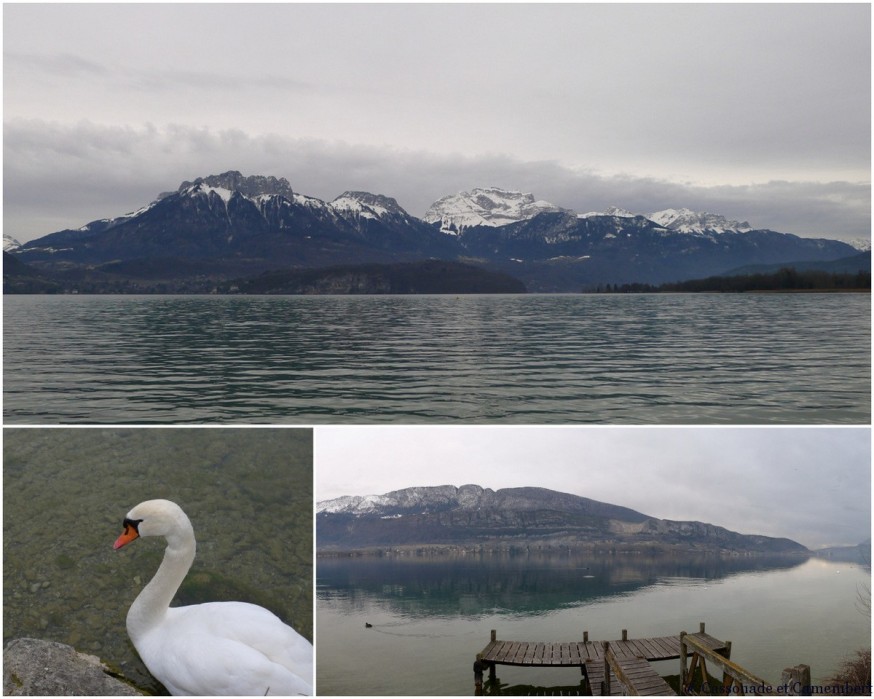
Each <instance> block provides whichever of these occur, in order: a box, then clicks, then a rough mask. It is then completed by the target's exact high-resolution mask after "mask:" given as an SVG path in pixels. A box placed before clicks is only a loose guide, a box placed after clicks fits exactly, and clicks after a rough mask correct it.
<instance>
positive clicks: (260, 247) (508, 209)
mask: <svg viewBox="0 0 874 699" xmlns="http://www.w3.org/2000/svg"><path fill="white" fill-rule="evenodd" d="M7 236H8V237H4V251H6V252H9V253H10V254H12V255H14V256H15V257H16V258H17V260H18V261H19V262H21V263H23V265H24V266H25V267H23V268H21V267H16V268H15V269H16V273H17V272H18V271H22V270H23V271H24V272H26V273H27V274H28V275H30V276H34V275H36V276H38V277H42V278H44V279H46V278H52V279H61V280H63V282H64V284H65V285H66V287H67V288H68V287H70V286H73V287H75V286H76V284H79V285H82V288H94V289H97V290H100V288H101V285H103V287H106V288H109V285H113V284H114V286H112V289H113V290H116V291H118V290H121V291H124V290H135V291H143V290H146V291H148V290H156V289H158V288H166V289H168V290H180V289H181V290H191V291H208V290H215V288H216V283H218V282H221V283H226V282H229V281H231V280H235V279H245V278H247V277H253V276H257V275H260V274H262V273H264V272H268V271H277V270H283V269H284V270H289V269H293V270H303V269H315V268H324V267H329V266H337V265H354V264H365V263H376V264H396V263H409V262H421V261H424V260H434V259H436V260H446V261H454V262H460V263H464V264H473V265H475V266H477V267H480V268H482V269H485V270H489V271H492V272H498V273H501V274H509V275H511V276H513V277H515V278H516V279H518V280H521V281H522V282H523V283H524V285H525V287H527V289H528V290H529V291H580V290H590V289H594V288H596V287H598V286H599V285H601V284H617V283H626V282H645V283H662V282H666V281H678V280H683V279H689V278H696V277H704V276H710V275H714V274H721V273H724V272H726V271H727V270H731V269H734V268H738V267H741V266H745V265H761V264H791V263H795V262H801V261H804V262H807V263H818V262H822V261H832V260H837V259H841V258H847V257H851V256H853V255H856V254H858V250H857V249H856V248H854V247H852V246H851V245H848V244H847V243H843V242H840V241H837V240H829V239H826V238H818V239H812V238H802V237H799V236H796V235H792V234H789V233H779V232H775V231H771V230H767V229H755V228H753V227H751V226H750V224H749V223H747V222H738V221H731V220H727V219H726V218H724V217H722V216H719V215H716V214H709V213H697V212H693V211H691V210H689V209H665V210H663V211H658V212H654V213H650V214H647V215H638V214H633V213H631V212H629V211H625V210H622V209H617V208H611V209H609V210H607V211H605V212H587V213H583V214H578V213H575V212H573V211H570V210H568V209H565V208H562V207H559V206H556V205H554V204H551V203H549V202H546V201H542V200H538V199H535V197H534V196H533V195H532V194H527V193H523V192H514V191H508V190H503V189H498V188H494V187H493V188H482V189H473V190H471V191H470V192H460V193H458V194H454V195H450V196H446V197H443V198H441V199H440V200H438V201H437V202H435V203H434V204H433V205H432V206H431V207H430V209H429V210H428V211H427V212H426V214H425V215H424V216H423V217H422V218H421V219H420V218H417V217H415V216H412V215H411V214H409V213H408V212H407V211H405V210H404V209H403V208H402V207H401V206H400V205H399V204H398V202H397V201H396V200H395V199H393V198H391V197H388V196H384V195H380V194H372V193H369V192H361V191H347V192H344V193H343V194H341V195H340V196H338V197H337V198H335V199H333V200H332V201H330V202H326V201H323V200H321V199H317V198H315V197H311V196H307V195H305V194H301V193H300V192H297V191H294V190H292V187H291V185H290V183H289V182H288V181H287V180H286V179H284V178H276V177H272V176H270V177H265V176H249V177H246V176H243V175H242V174H241V173H239V172H237V171H228V172H225V173H223V174H220V175H211V176H208V177H199V178H197V179H195V180H193V181H185V182H182V183H181V184H180V185H179V187H177V188H176V189H175V190H173V191H169V192H164V193H161V194H159V195H158V196H157V197H156V199H155V200H154V201H152V202H151V203H149V204H146V205H145V206H143V207H141V208H140V209H138V210H136V211H133V212H131V213H128V214H125V215H122V216H116V217H112V218H104V219H99V220H97V221H92V222H90V223H87V224H85V225H84V226H82V227H80V228H77V229H67V230H62V231H58V232H56V233H51V234H49V235H46V236H43V237H41V238H38V239H36V240H32V241H29V242H26V243H24V244H23V245H17V244H16V241H14V238H12V237H11V236H9V235H8V234H7ZM87 284H90V285H91V286H90V287H88V286H87ZM161 285H163V286H161ZM238 286H239V285H238Z"/></svg>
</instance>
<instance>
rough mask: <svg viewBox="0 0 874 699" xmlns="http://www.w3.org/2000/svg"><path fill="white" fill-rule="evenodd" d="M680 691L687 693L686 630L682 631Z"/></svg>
mask: <svg viewBox="0 0 874 699" xmlns="http://www.w3.org/2000/svg"><path fill="white" fill-rule="evenodd" d="M680 693H681V694H685V693H686V632H685V631H680Z"/></svg>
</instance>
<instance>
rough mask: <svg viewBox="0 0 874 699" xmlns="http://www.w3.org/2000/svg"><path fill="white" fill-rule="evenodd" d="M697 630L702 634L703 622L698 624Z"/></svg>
mask: <svg viewBox="0 0 874 699" xmlns="http://www.w3.org/2000/svg"><path fill="white" fill-rule="evenodd" d="M698 628H699V631H698V633H704V622H703V621H699V622H698Z"/></svg>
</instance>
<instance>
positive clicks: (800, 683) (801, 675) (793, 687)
mask: <svg viewBox="0 0 874 699" xmlns="http://www.w3.org/2000/svg"><path fill="white" fill-rule="evenodd" d="M780 684H781V685H782V687H781V688H783V687H785V689H784V690H783V691H784V694H788V695H790V696H804V697H809V696H810V693H811V689H810V665H796V666H795V667H787V668H786V669H785V670H783V674H782V676H781V677H780Z"/></svg>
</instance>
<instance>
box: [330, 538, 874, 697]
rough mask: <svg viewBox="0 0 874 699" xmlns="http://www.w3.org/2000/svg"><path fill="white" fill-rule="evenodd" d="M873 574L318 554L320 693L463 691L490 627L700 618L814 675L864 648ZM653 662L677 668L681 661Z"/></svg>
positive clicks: (538, 678)
mask: <svg viewBox="0 0 874 699" xmlns="http://www.w3.org/2000/svg"><path fill="white" fill-rule="evenodd" d="M870 581H871V574H870V569H865V568H862V567H860V566H858V565H853V564H846V563H834V562H831V561H825V560H819V559H815V558H812V559H809V560H807V561H804V560H800V561H799V560H797V559H795V560H793V559H779V558H750V559H746V558H731V559H720V558H705V557H699V558H690V559H681V558H677V557H673V556H671V557H647V556H633V555H627V556H613V557H591V556H589V557H587V556H584V555H579V556H578V555H570V556H523V555H520V556H515V557H510V556H500V555H494V556H478V555H471V556H455V557H430V558H429V557H410V558H355V559H349V558H346V559H335V558H319V559H318V562H317V590H316V595H317V602H316V605H317V635H318V649H317V691H318V692H319V694H326V695H331V694H336V695H416V694H425V695H470V694H473V688H474V682H473V681H474V677H473V662H474V660H475V657H476V654H477V653H478V652H479V651H481V650H482V649H483V648H484V647H485V645H486V644H487V643H488V641H489V634H490V631H491V629H495V630H496V631H497V637H498V638H499V639H503V640H522V641H563V640H577V639H579V640H581V639H582V637H583V631H588V632H589V638H590V639H592V640H611V639H616V638H620V637H621V633H622V629H627V630H628V635H629V638H641V637H650V636H668V635H675V634H678V633H679V632H680V631H684V630H685V631H690V632H692V631H698V626H699V622H702V621H703V622H705V623H706V629H707V632H708V633H710V634H711V635H713V636H715V637H717V638H720V639H722V640H726V641H732V655H731V657H732V660H734V661H735V662H737V663H739V664H741V665H742V666H743V667H745V668H747V669H748V670H750V671H751V672H753V673H754V674H757V675H758V676H760V677H762V678H763V679H765V680H767V681H769V682H774V683H776V682H777V681H778V680H779V679H780V673H781V672H782V670H783V668H786V667H791V666H794V665H797V664H799V663H804V664H808V665H810V666H811V673H812V677H813V680H814V684H816V683H817V682H821V681H822V679H824V678H825V677H827V676H828V675H829V674H830V673H832V672H834V671H835V670H836V669H837V667H838V665H839V663H840V662H841V660H843V659H844V658H845V657H847V656H849V655H851V654H852V653H854V652H855V651H856V650H858V649H861V648H868V647H870V642H871V630H870V618H869V617H867V616H865V615H864V614H862V613H861V612H860V610H859V608H858V607H859V605H858V592H859V591H860V590H862V589H865V586H867V589H870ZM366 624H371V625H372V626H371V627H370V628H368V627H366ZM654 667H655V668H656V669H657V670H658V671H659V672H660V673H661V674H664V675H669V674H678V672H679V661H664V662H660V663H655V664H654ZM497 674H498V678H499V679H500V681H501V682H502V683H505V684H508V685H511V686H515V685H535V686H541V687H556V686H578V685H579V682H580V671H579V670H578V669H567V668H514V667H498V673H497ZM716 674H717V676H719V673H718V672H717V673H716Z"/></svg>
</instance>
